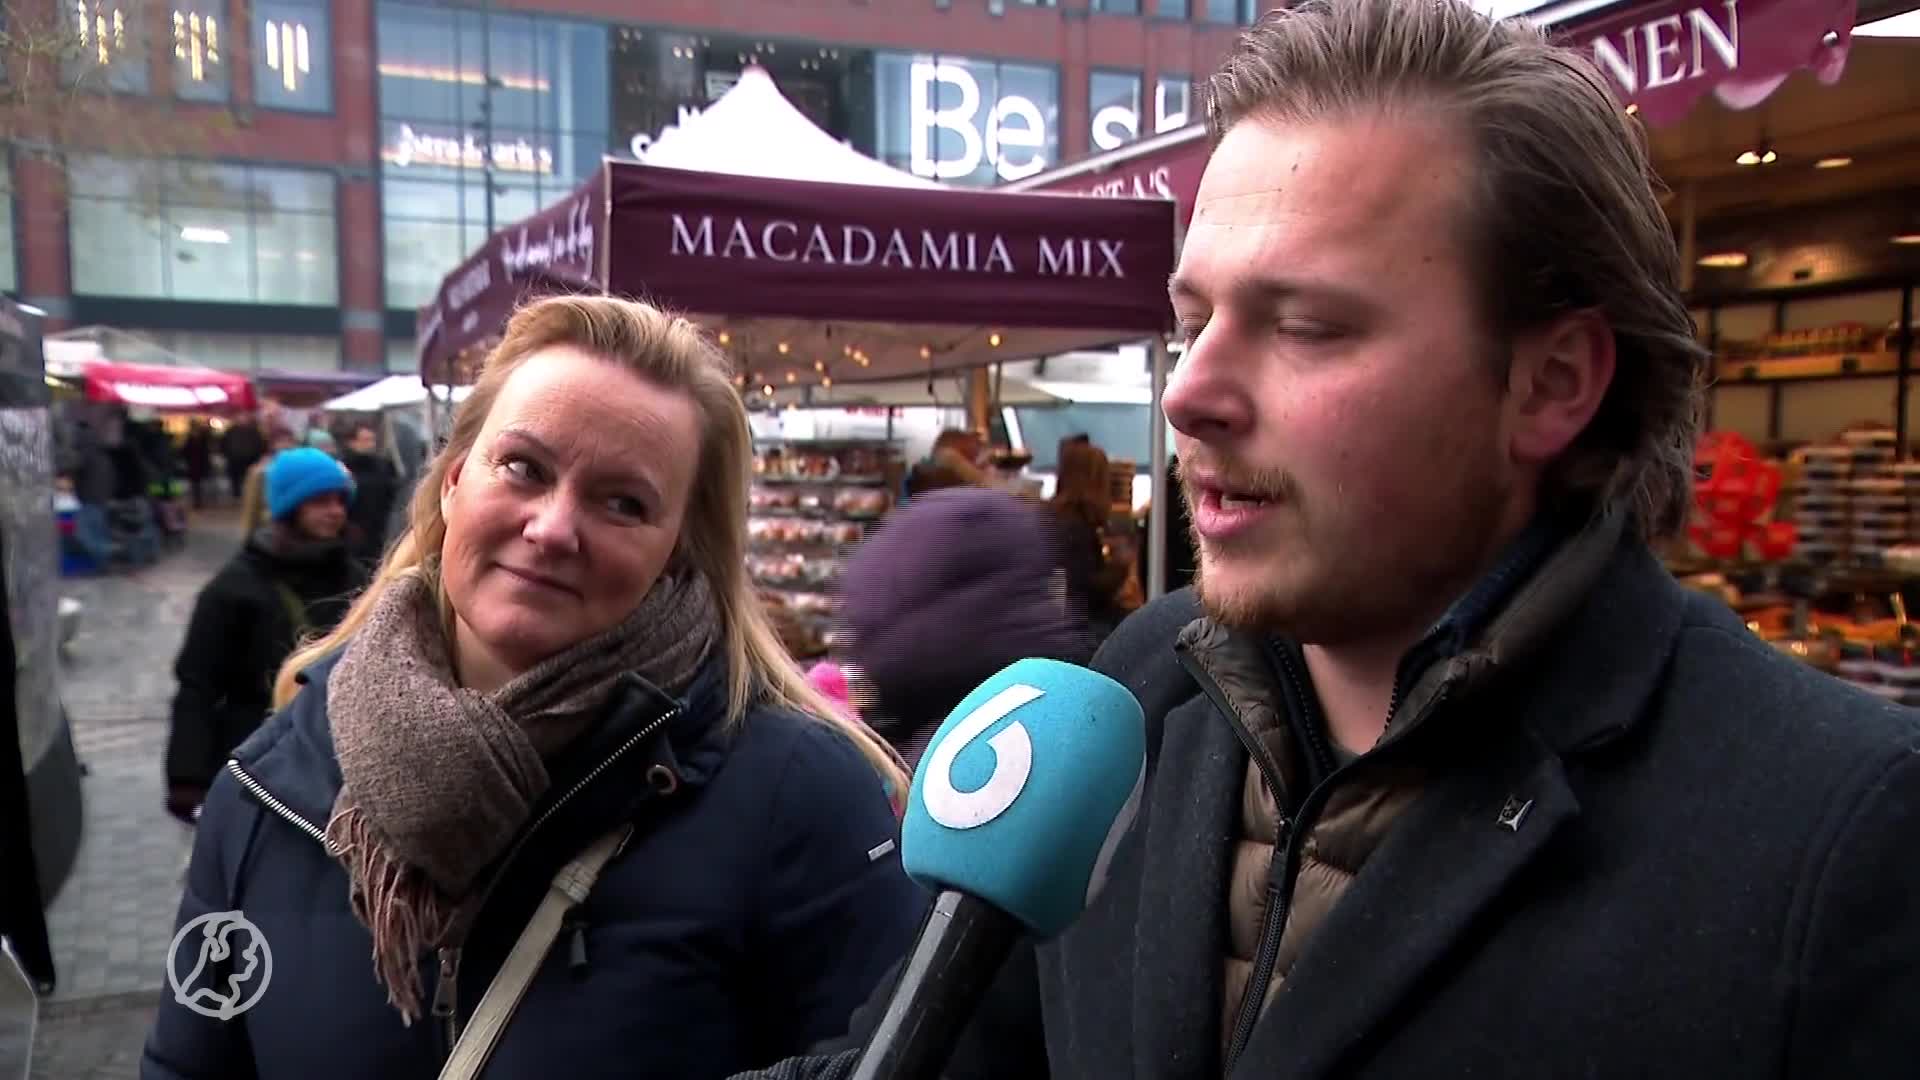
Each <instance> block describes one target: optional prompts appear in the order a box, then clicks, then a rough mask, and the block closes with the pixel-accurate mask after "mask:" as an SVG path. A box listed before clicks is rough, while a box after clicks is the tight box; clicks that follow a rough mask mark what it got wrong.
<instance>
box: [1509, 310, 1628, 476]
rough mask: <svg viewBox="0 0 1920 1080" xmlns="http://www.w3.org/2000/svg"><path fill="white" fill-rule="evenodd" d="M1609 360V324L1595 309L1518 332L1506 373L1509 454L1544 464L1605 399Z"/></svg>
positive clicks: (1611, 339) (1610, 376)
mask: <svg viewBox="0 0 1920 1080" xmlns="http://www.w3.org/2000/svg"><path fill="white" fill-rule="evenodd" d="M1614 363H1615V346H1614V336H1613V327H1612V326H1610V325H1608V324H1607V320H1606V317H1605V316H1604V315H1602V314H1601V313H1600V312H1598V311H1593V310H1588V311H1577V312H1573V313H1571V314H1568V315H1563V316H1561V317H1560V318H1558V319H1556V320H1554V321H1553V322H1552V323H1550V324H1548V325H1547V326H1545V327H1543V328H1541V329H1539V330H1536V331H1533V332H1531V333H1527V334H1523V335H1521V336H1520V337H1519V338H1518V339H1517V340H1516V341H1515V342H1514V348H1513V358H1512V364H1511V365H1510V367H1509V368H1508V375H1507V400H1508V402H1509V417H1508V419H1509V421H1510V425H1511V426H1510V429H1509V430H1510V431H1511V432H1512V444H1511V451H1512V453H1513V456H1514V459H1515V460H1516V461H1519V462H1522V463H1526V464H1536V465H1538V464H1545V463H1546V462H1548V461H1551V460H1552V459H1554V458H1556V457H1558V456H1559V455H1560V454H1561V453H1562V452H1564V451H1565V450H1566V449H1567V447H1569V446H1571V445H1572V444H1573V441H1574V440H1575V439H1577V438H1579V436H1580V433H1581V432H1582V431H1585V430H1586V429H1587V425H1588V424H1590V423H1592V422H1593V418H1594V416H1595V414H1597V413H1598V412H1599V411H1600V405H1601V403H1602V402H1603V401H1605V400H1606V397H1607V390H1608V388H1609V387H1611V386H1612V385H1613V372H1614Z"/></svg>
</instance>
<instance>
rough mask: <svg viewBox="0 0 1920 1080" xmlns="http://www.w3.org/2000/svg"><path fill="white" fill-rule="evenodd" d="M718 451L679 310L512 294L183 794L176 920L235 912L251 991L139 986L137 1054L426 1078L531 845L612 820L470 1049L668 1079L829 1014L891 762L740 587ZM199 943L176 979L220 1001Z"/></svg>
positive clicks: (535, 894)
mask: <svg viewBox="0 0 1920 1080" xmlns="http://www.w3.org/2000/svg"><path fill="white" fill-rule="evenodd" d="M750 453H751V438H750V434H749V430H748V426H747V418H746V413H745V411H744V410H743V408H742V406H741V404H740V401H739V398H738V397H737V395H736V393H735V391H734V388H733V386H732V383H731V381H730V372H729V371H728V368H727V364H726V361H725V359H724V357H722V356H721V355H720V354H719V353H718V352H717V351H716V350H714V349H713V348H712V347H711V346H709V345H708V344H707V343H706V341H705V340H704V339H703V338H702V337H701V336H700V334H699V333H698V331H697V330H696V329H695V328H694V327H692V326H691V325H690V324H688V323H686V322H684V321H682V320H679V319H675V318H672V317H669V316H667V315H664V314H662V313H660V312H658V311H655V310H654V309H652V308H649V307H646V306H644V305H642V304H638V303H634V302H629V301H623V300H616V299H609V298H599V297H591V298H589V297H566V298H556V299H548V300H543V301H539V302H537V303H534V304H531V305H529V306H528V307H526V308H525V309H523V310H522V311H521V312H520V313H519V314H518V315H517V316H516V317H515V318H514V319H513V321H512V323H511V324H510V325H509V326H508V328H507V331H506V335H505V339H504V340H503V341H502V343H501V344H500V346H499V348H498V349H496V350H495V352H494V353H493V355H492V357H491V358H490V360H489V362H488V364H487V366H486V369H485V372H484V374H483V375H482V376H481V378H480V380H479V382H478V384H477V385H476V386H475V388H474V392H473V396H472V397H471V398H470V399H469V400H468V402H467V403H466V405H465V406H464V407H463V409H462V410H461V412H460V415H459V417H458V419H457V420H456V422H455V426H454V430H453V433H452V436H451V439H450V441H449V443H448V445H447V447H446V448H445V449H444V450H443V451H442V452H441V453H440V455H439V456H438V457H437V458H436V459H435V461H434V462H433V464H432V466H431V468H430V470H429V472H428V473H427V475H426V476H425V477H424V482H423V483H422V484H421V486H420V490H419V491H418V492H417V493H416V495H415V497H414V501H413V506H412V514H411V523H410V524H411V527H410V529H409V531H408V532H407V533H406V534H404V535H403V536H402V537H401V538H400V539H399V540H398V541H397V542H396V543H395V545H394V547H393V549H392V551H391V552H390V553H389V554H388V555H387V557H386V560H385V561H384V563H383V564H382V565H381V567H380V569H379V571H378V574H377V575H376V578H375V580H374V582H373V584H372V585H371V586H370V587H369V589H368V590H367V592H366V593H365V594H364V595H363V596H362V597H361V598H360V599H359V600H358V601H357V602H356V603H355V604H354V606H353V608H352V610H351V611H350V612H349V613H348V614H347V616H346V618H345V619H344V620H343V622H342V623H341V625H340V627H339V628H338V629H337V630H335V631H334V632H332V633H330V634H328V635H327V636H325V637H323V638H321V639H320V640H318V641H316V642H314V643H313V644H311V645H310V646H308V647H307V648H305V649H303V650H301V651H299V652H297V653H295V654H294V655H293V656H292V657H291V658H290V659H289V660H288V662H287V664H286V666H285V668H283V669H282V671H281V675H280V680H279V683H278V685H277V687H276V701H277V703H278V704H279V705H280V706H281V708H280V711H279V713H278V714H277V715H276V716H275V717H274V718H273V719H272V720H271V721H269V722H268V724H267V725H266V726H265V727H264V728H263V729H262V730H261V731H260V732H259V733H258V734H257V735H256V736H255V737H253V738H251V739H250V740H249V741H248V742H247V743H245V744H244V745H242V746H241V747H240V748H239V749H238V750H237V751H236V752H235V755H234V760H233V761H231V762H230V763H229V764H228V766H227V768H226V770H225V772H223V774H222V775H221V777H220V778H219V779H218V780H216V782H215V783H214V785H213V788H212V791H211V793H210V794H209V796H208V799H207V804H206V807H205V810H204V811H203V814H202V817H201V827H200V834H199V838H198V841H197V846H196V849H195V852H194V856H193V865H192V869H191V872H190V874H189V883H188V888H187V893H186V897H185V900H184V902H183V904H182V906H181V910H180V922H181V925H182V927H183V928H185V927H186V926H187V925H188V924H189V923H190V922H191V921H192V920H194V919H196V918H198V917H199V916H201V915H203V914H207V913H210V912H222V911H239V912H241V913H242V914H243V915H244V916H245V917H246V918H247V919H248V920H249V921H250V922H251V923H253V924H254V925H255V926H257V927H258V928H259V932H260V935H261V936H262V937H263V938H264V939H265V941H266V942H267V943H268V945H269V946H270V947H271V952H272V972H271V985H269V986H267V987H266V988H265V989H264V991H262V992H260V993H259V997H258V1000H257V1001H254V1002H252V1003H251V1005H250V1006H249V1007H248V1008H247V1010H246V1011H245V1012H244V1013H242V1014H240V1015H237V1016H231V1017H226V1018H212V1017H209V1016H206V1015H202V1014H201V1012H199V1011H196V1010H195V1009H193V1008H190V1007H188V1006H187V1005H184V1004H180V1003H178V1002H177V1001H176V1000H175V999H174V998H169V1000H168V1001H167V1002H166V1003H165V1004H164V1006H163V1007H162V1010H161V1013H160V1016H159V1018H158V1020H157V1023H156V1026H155V1028H154V1030H153V1033H152V1035H151V1036H150V1038H149V1040H148V1044H147V1049H146V1056H145V1064H144V1068H143V1072H142V1075H143V1076H145V1077H149V1078H162V1077H164V1078H188V1077H193V1078H199V1077H222V1078H229V1077H258V1078H261V1080H293V1078H307V1077H313V1078H324V1080H338V1078H340V1077H354V1078H356V1080H361V1078H384V1077H395V1078H398V1077H408V1078H415V1077H431V1076H434V1075H435V1074H436V1073H437V1072H438V1070H439V1069H440V1068H441V1067H442V1063H443V1061H444V1060H445V1059H446V1058H447V1057H448V1055H449V1052H450V1047H452V1046H453V1045H454V1044H455V1042H456V1040H457V1039H458V1038H459V1037H460V1034H461V1032H462V1031H463V1030H464V1029H465V1027H466V1025H467V1024H468V1022H469V1021H470V1019H471V1018H472V1015H473V1011H474V1009H475V1006H476V1004H477V1003H479V1001H480V1000H481V996H482V994H483V993H485V992H486V990H487V988H488V986H489V983H490V981H491V980H493V978H494V977H495V975H496V974H497V973H498V972H499V971H500V970H501V968H502V961H503V958H504V957H505V956H506V955H507V953H508V951H509V949H511V948H512V947H513V945H514V943H515V941H516V939H517V938H519V937H520V935H521V933H522V931H523V929H524V928H525V927H526V926H527V925H528V923H529V920H530V918H531V916H532V914H533V913H534V911H535V910H536V908H537V907H538V906H539V905H540V903H541V901H542V898H543V896H544V895H545V894H547V893H548V891H549V884H550V882H551V881H552V880H553V878H554V876H555V873H556V871H558V870H559V869H560V868H561V867H562V866H564V865H566V864H567V863H569V861H570V860H573V859H575V858H576V857H577V856H579V855H580V854H581V853H582V852H583V851H586V850H589V849H590V848H592V847H593V846H594V845H595V843H596V841H599V840H601V839H602V838H603V837H607V836H609V835H618V834H619V830H620V829H621V828H622V827H624V826H625V825H628V824H630V825H631V826H632V827H633V832H632V833H631V835H630V837H629V838H628V839H627V840H626V841H625V843H624V844H623V845H622V846H621V848H620V850H618V852H617V853H616V854H614V855H613V857H612V860H611V861H610V862H609V863H608V864H607V865H606V866H605V868H604V870H603V871H602V872H601V874H600V876H599V878H598V881H597V884H596V885H595V886H594V887H593V889H592V891H591V892H590V893H589V894H588V895H587V896H586V898H585V901H584V902H583V903H581V904H580V905H579V906H578V907H576V908H574V909H573V910H572V911H571V912H570V913H569V914H568V915H567V916H566V919H565V922H564V923H563V925H562V926H561V929H560V931H559V933H558V936H557V940H556V941H555V942H554V944H553V946H552V947H551V949H550V951H547V952H546V953H545V954H544V960H543V962H542V963H541V964H540V966H539V968H538V971H537V974H536V975H535V976H534V977H533V979H532V981H531V984H530V986H529V988H528V989H527V991H526V994H525V998H524V999H523V1000H522V1001H521V1003H520V1005H519V1007H518V1010H517V1011H516V1012H515V1013H514V1014H513V1016H512V1019H511V1020H510V1022H509V1023H508V1024H507V1026H506V1028H505V1030H504V1034H502V1035H501V1036H500V1038H499V1041H498V1043H497V1046H496V1048H495V1049H494V1051H493V1054H492V1058H491V1063H490V1064H489V1065H488V1066H487V1068H486V1072H485V1075H487V1076H493V1077H517V1076H550V1075H565V1076H567V1077H568V1078H569V1080H585V1078H589V1077H620V1078H623V1080H635V1078H645V1077H660V1078H662V1080H666V1078H673V1080H689V1078H695V1080H697V1078H699V1077H719V1076H725V1075H728V1074H729V1073H732V1072H735V1071H738V1070H740V1069H742V1068H747V1067H750V1066H752V1065H754V1064H755V1063H759V1062H767V1061H772V1060H774V1059H776V1058H779V1057H781V1056H783V1055H788V1054H793V1053H796V1052H798V1051H800V1050H802V1049H803V1048H805V1047H807V1046H809V1045H810V1044H812V1043H814V1042H816V1041H818V1040H821V1039H823V1038H828V1037H831V1036H834V1035H837V1034H839V1033H841V1032H842V1031H843V1030H844V1029H845V1026H846V1022H847V1019H848V1016H849V1014H850V1013H851V1011H852V1010H853V1008H854V1007H855V1006H856V1005H857V1004H859V1003H860V1002H861V1001H862V1000H863V999H864V998H865V997H866V996H867V995H868V994H869V993H870V992H871V991H872V990H873V989H874V986H875V984H876V983H877V982H878V980H879V979H880V978H881V976H882V975H883V973H885V972H886V970H887V969H888V968H889V966H890V965H892V964H893V963H894V962H895V961H896V960H897V959H898V958H899V956H900V955H901V954H902V953H903V952H904V950H905V947H906V945H907V944H908V941H909V939H910V938H911V936H912V934H913V932H914V930H915V927H916V925H917V923H918V919H919V917H920V914H921V912H922V910H923V907H924V899H923V897H922V896H921V894H920V893H919V891H918V890H917V888H916V887H915V886H914V885H913V884H912V883H911V882H910V881H909V880H908V879H907V878H906V877H905V875H904V874H903V872H902V871H901V869H900V866H899V862H898V857H897V855H896V854H895V853H894V846H893V843H892V841H893V837H894V830H895V821H894V817H893V814H892V811H891V808H890V804H889V801H888V800H889V792H890V791H893V790H898V787H899V785H902V784H903V783H904V782H905V777H904V776H903V774H902V772H901V769H900V765H899V761H898V758H897V757H895V756H894V755H893V754H892V753H891V752H890V751H889V750H888V749H887V748H886V746H885V744H883V743H881V742H880V741H879V740H878V739H877V738H876V737H875V736H874V735H872V734H871V733H870V732H869V731H867V730H866V729H865V728H863V727H862V726H860V725H859V724H858V723H855V722H852V721H849V720H844V719H840V718H839V714H838V712H837V711H836V710H835V709H834V708H833V707H832V706H831V704H830V703H828V702H827V701H826V700H824V699H823V698H822V697H821V696H820V695H819V694H818V693H817V692H816V691H815V690H813V689H812V688H811V687H810V686H808V685H807V683H806V680H805V678H804V676H803V675H802V674H801V673H800V670H799V668H798V667H797V666H796V665H795V664H794V663H793V661H792V660H791V659H790V658H789V657H788V656H787V655H786V654H785V652H784V651H783V650H782V649H781V647H780V645H779V644H778V642H777V640H776V638H775V637H774V635H773V633H772V632H771V631H770V629H769V628H768V624H767V620H766V617H765V615H764V614H763V613H762V610H761V608H760V607H759V605H758V604H757V602H756V600H755V599H754V596H753V593H752V591H751V588H750V586H749V584H748V581H747V580H746V577H745V574H744V567H745V537H746V529H745V522H746V512H747V487H748V478H749V475H750ZM201 925H202V926H204V925H205V924H204V923H203V924H201ZM202 936H204V935H203V934H202V933H201V930H200V929H199V928H196V930H195V932H194V934H191V935H189V937H188V941H189V945H187V946H185V947H184V948H183V949H182V950H177V951H180V952H182V953H183V954H184V955H182V956H176V957H175V959H174V965H175V970H176V971H177V972H182V973H186V972H190V971H191V970H192V968H193V966H194V962H195V954H194V953H193V952H192V949H193V948H194V947H195V946H194V945H193V944H191V943H193V942H197V941H199V940H200V937H202ZM231 944H232V945H233V947H234V951H232V952H230V953H228V954H227V955H224V956H222V955H221V953H222V950H221V949H218V948H216V949H213V950H212V953H211V954H209V953H207V952H206V951H205V950H204V949H203V951H202V953H201V954H199V955H202V956H206V955H211V956H212V959H210V960H208V961H207V962H206V963H205V965H204V970H202V971H200V972H198V973H197V975H196V982H195V983H194V984H193V985H190V986H188V987H187V988H186V993H187V996H188V997H189V999H190V1000H198V1001H199V1002H200V1003H202V1004H205V1003H206V1002H208V1001H214V1000H215V999H216V996H215V995H208V996H206V997H204V998H199V999H196V998H194V994H195V993H196V990H195V987H196V986H207V987H211V988H213V990H214V991H215V992H216V994H217V995H224V996H226V997H229V998H230V997H232V996H233V995H232V994H231V993H228V990H229V989H231V990H233V991H236V992H237V993H238V994H239V995H240V997H241V999H242V1000H244V999H245V997H246V995H247V994H248V993H249V992H250V991H251V989H252V986H253V984H252V982H251V979H252V978H255V977H257V976H258V975H259V972H258V971H257V970H253V969H250V968H249V966H248V965H249V959H248V955H247V954H245V953H244V951H241V950H242V947H243V946H244V944H245V938H244V937H242V938H239V939H235V940H233V941H232V942H231ZM176 996H177V995H176Z"/></svg>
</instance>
